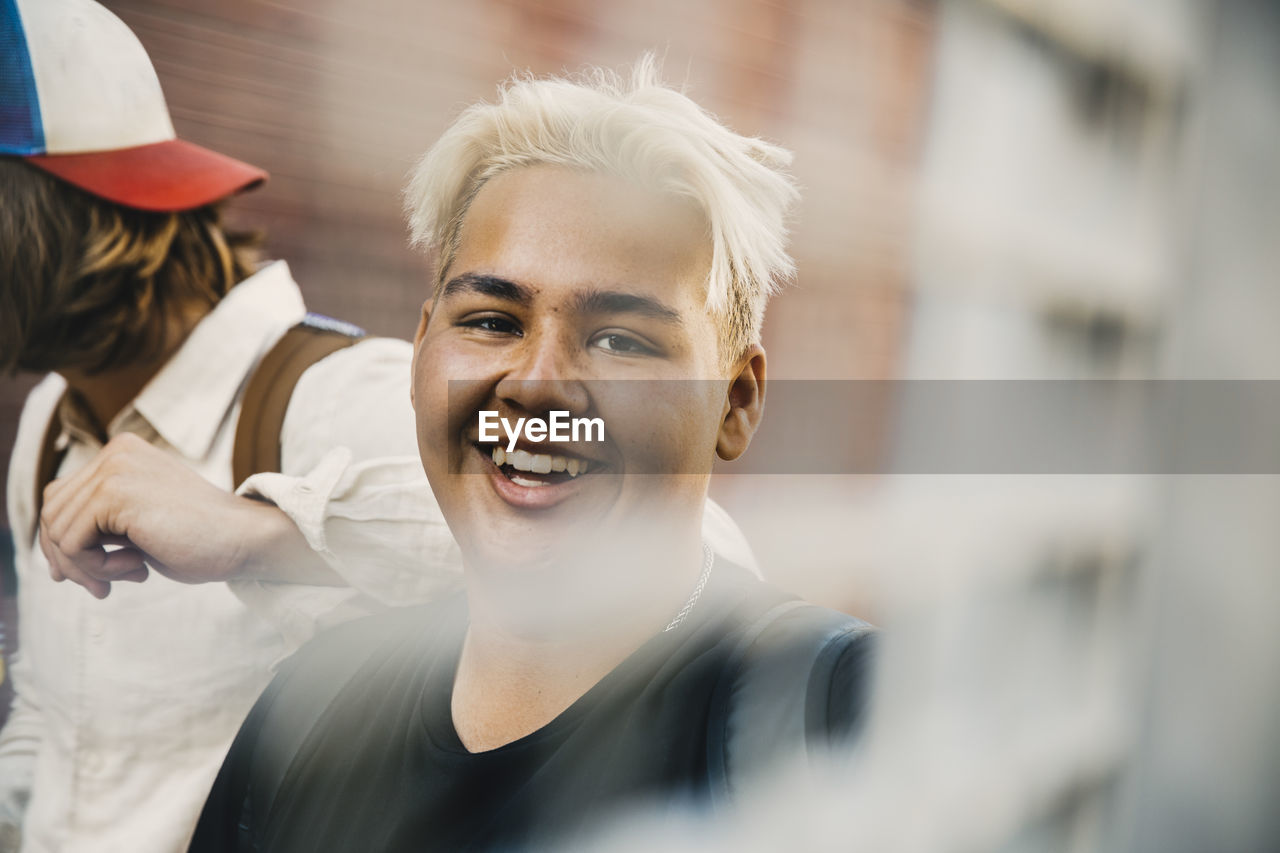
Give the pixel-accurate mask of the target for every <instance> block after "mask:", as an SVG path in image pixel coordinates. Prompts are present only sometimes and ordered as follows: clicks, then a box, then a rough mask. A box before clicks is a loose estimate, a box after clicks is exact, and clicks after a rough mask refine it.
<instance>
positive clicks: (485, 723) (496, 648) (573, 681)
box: [452, 539, 703, 752]
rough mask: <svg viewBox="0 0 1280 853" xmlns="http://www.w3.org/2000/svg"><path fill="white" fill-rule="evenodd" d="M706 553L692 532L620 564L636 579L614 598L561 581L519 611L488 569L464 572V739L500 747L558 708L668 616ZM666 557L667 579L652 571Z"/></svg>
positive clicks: (457, 688)
mask: <svg viewBox="0 0 1280 853" xmlns="http://www.w3.org/2000/svg"><path fill="white" fill-rule="evenodd" d="M702 563H703V555H702V548H701V544H700V543H699V542H698V541H696V539H695V541H694V542H693V546H692V547H689V548H682V549H681V550H680V551H679V552H676V553H671V554H669V555H666V557H665V558H664V559H662V560H660V561H654V562H652V563H650V564H648V565H646V566H642V567H641V566H626V567H624V568H623V571H622V573H623V574H624V575H625V576H627V577H630V578H635V579H638V580H639V581H640V583H636V584H634V585H628V586H627V587H626V588H625V589H624V590H622V591H620V592H619V591H615V594H614V595H613V596H612V597H611V598H610V599H609V600H603V599H602V597H601V596H600V595H593V594H592V593H591V592H590V591H589V592H587V594H586V595H585V596H584V595H579V594H578V593H579V592H580V590H578V589H573V588H568V587H566V586H563V585H561V584H557V586H561V588H560V589H559V590H557V591H556V592H554V593H552V594H549V595H544V596H540V597H541V598H542V601H543V602H555V604H554V605H553V606H550V607H548V608H540V607H537V606H535V607H534V608H529V607H527V606H526V607H524V608H522V610H521V612H518V613H515V612H512V609H511V607H510V596H503V595H501V594H500V591H499V594H497V595H495V594H493V592H494V591H493V590H492V589H490V587H489V585H488V584H487V583H486V582H485V581H486V580H487V578H483V577H478V576H477V575H476V574H475V573H472V572H468V577H467V590H468V601H469V609H470V614H471V623H470V626H469V628H468V630H467V637H466V641H465V644H464V646H463V651H462V657H461V658H460V660H459V662H458V672H457V676H456V680H455V683H454V690H453V698H452V710H453V719H454V726H455V728H456V730H457V732H458V736H459V737H460V738H461V740H462V742H463V744H464V745H465V746H466V747H467V749H469V750H471V751H472V752H479V751H483V750H488V749H495V748H497V747H499V746H502V745H504V744H507V743H511V742H512V741H515V740H518V739H519V738H521V737H524V736H525V735H528V734H530V733H532V732H534V731H537V730H538V729H540V728H542V727H543V726H545V725H546V724H547V723H549V722H551V721H552V720H553V719H555V718H556V717H557V716H559V715H560V714H561V713H562V712H563V711H564V710H565V709H567V708H568V707H569V706H570V705H572V704H573V703H574V702H576V701H577V700H578V699H579V698H581V697H582V695H583V694H585V693H586V692H587V691H588V690H590V689H591V688H592V687H593V686H594V685H595V684H596V683H598V682H599V681H600V680H601V679H602V678H604V677H605V676H606V675H608V674H609V673H610V672H611V671H612V670H613V669H614V668H615V667H617V666H618V664H620V663H622V661H624V660H625V659H626V658H627V657H628V656H630V655H631V654H632V653H634V652H635V651H636V650H637V649H639V648H640V646H642V645H644V643H645V642H647V641H648V640H649V639H650V638H652V637H653V636H655V635H656V634H658V633H660V632H661V631H662V630H663V629H664V628H665V627H666V626H667V624H668V623H669V622H670V621H671V619H672V617H674V616H675V615H676V613H677V612H678V611H679V610H680V608H681V607H682V606H683V605H684V603H685V602H686V601H687V600H688V598H689V595H690V593H692V592H693V589H694V586H695V584H696V583H697V579H698V577H699V575H700V574H701V572H702ZM594 564H595V565H596V566H597V567H598V566H599V565H601V563H599V562H598V561H596V562H595V563H594ZM663 565H665V566H670V567H672V571H670V572H669V573H668V574H667V578H666V579H665V581H662V580H660V578H657V577H655V574H656V573H655V572H654V571H653V568H654V566H663ZM496 580H497V581H498V582H500V580H501V579H500V578H498V579H496ZM531 609H532V610H545V611H546V612H545V613H533V614H530V613H529V612H528V611H529V610H531Z"/></svg>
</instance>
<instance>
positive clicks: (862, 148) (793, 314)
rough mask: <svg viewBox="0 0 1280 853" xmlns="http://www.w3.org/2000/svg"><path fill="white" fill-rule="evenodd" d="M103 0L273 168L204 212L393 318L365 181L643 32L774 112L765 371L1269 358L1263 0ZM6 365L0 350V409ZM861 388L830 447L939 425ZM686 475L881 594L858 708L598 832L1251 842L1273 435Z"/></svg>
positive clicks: (392, 291) (750, 530) (1269, 592)
mask: <svg viewBox="0 0 1280 853" xmlns="http://www.w3.org/2000/svg"><path fill="white" fill-rule="evenodd" d="M107 5H108V6H110V7H111V8H112V9H113V10H114V11H116V12H117V13H118V14H119V15H120V16H121V17H122V18H124V20H125V21H126V22H127V23H128V24H129V25H130V26H131V27H133V28H134V29H135V31H136V32H137V33H138V34H139V36H140V38H141V39H142V41H143V43H144V44H145V45H146V47H147V49H148V50H149V52H150V53H151V55H152V57H153V59H154V61H155V64H156V66H157V70H158V72H159V74H160V78H161V82H162V84H163V85H164V87H165V92H166V95H167V97H168V99H169V102H170V107H171V110H172V112H173V115H174V120H175V124H176V125H177V129H178V132H179V134H180V135H182V136H185V137H187V138H190V139H192V140H193V141H196V142H199V143H202V144H206V145H209V146H210V147H212V148H214V149H216V150H221V151H225V152H226V153H228V154H232V155H234V156H237V157H241V158H243V159H245V160H248V161H249V162H252V163H255V164H258V165H261V166H263V167H265V168H267V169H268V170H270V171H271V173H272V176H273V177H272V180H271V181H270V182H269V183H268V184H267V186H266V187H264V188H263V189H261V190H258V191H256V192H254V193H251V194H249V195H247V196H245V197H244V198H243V199H240V200H238V201H237V202H236V205H235V208H234V210H235V214H236V217H237V221H238V222H241V223H244V224H248V225H251V226H254V227H261V228H264V229H266V230H267V248H268V254H270V255H272V256H278V257H283V258H285V259H287V260H288V261H289V262H290V264H291V265H292V266H293V268H294V271H295V274H296V276H297V278H298V280H299V281H300V283H301V285H302V288H303V290H304V293H305V294H306V295H307V298H308V301H309V303H310V305H311V306H312V307H313V308H314V309H315V310H319V311H322V312H325V313H328V314H332V315H334V316H338V317H341V318H343V319H347V320H351V321H354V322H357V323H360V324H363V325H365V326H367V327H368V328H370V329H371V330H373V331H375V332H378V333H383V334H392V335H398V336H402V337H407V336H408V335H410V334H411V333H412V330H413V325H414V323H415V322H416V317H417V310H418V306H419V304H420V303H421V301H422V299H423V297H424V296H425V294H426V288H427V278H428V263H427V261H425V260H423V259H420V258H418V257H416V256H415V255H414V254H412V253H411V252H409V250H408V249H406V248H405V245H404V244H405V239H404V230H403V227H402V225H401V220H400V205H399V196H398V193H399V190H400V187H401V184H402V182H403V178H404V175H405V173H406V171H407V170H408V168H409V166H410V165H411V163H412V162H413V160H414V158H415V157H416V156H417V155H419V154H420V153H421V152H422V151H423V150H424V149H425V148H426V146H427V145H428V144H429V143H430V142H431V141H432V140H433V139H434V138H435V137H436V135H437V134H438V133H439V132H440V131H441V130H442V129H443V128H444V126H445V125H446V123H447V122H448V121H449V120H450V118H451V117H452V116H453V115H455V114H456V112H457V110H458V109H459V108H460V107H461V106H462V105H464V104H466V103H468V102H470V101H473V100H476V99H479V98H485V97H489V96H490V95H491V94H492V92H493V90H494V84H495V82H496V81H498V80H500V79H502V78H503V77H505V76H507V75H508V74H510V73H511V71H512V70H513V69H523V68H529V69H531V70H533V71H534V72H548V71H559V70H561V69H565V68H567V69H574V68H577V67H579V66H581V65H583V64H587V63H593V64H604V65H610V66H615V67H617V66H622V65H625V64H626V63H628V62H630V61H632V60H634V59H635V57H636V56H637V55H639V53H640V52H641V51H643V50H645V49H656V50H658V52H659V53H660V54H663V55H665V68H666V76H667V78H668V79H670V80H672V81H675V82H685V81H687V85H688V88H689V91H690V94H692V95H693V96H694V97H695V99H697V100H699V101H700V102H701V103H703V104H705V105H706V106H708V107H709V108H711V109H712V110H713V111H715V112H716V113H718V114H719V115H721V116H722V117H723V118H724V119H726V120H727V122H728V123H729V124H730V125H731V126H733V127H735V128H736V129H738V130H740V131H744V132H749V133H754V134H760V135H763V136H766V137H769V138H771V139H774V140H777V141H779V142H780V143H782V144H783V145H785V146H787V147H789V148H791V149H793V150H794V151H795V152H796V161H795V172H796V174H797V175H798V177H799V178H800V180H801V182H802V184H803V185H804V201H803V203H802V205H801V208H800V213H799V217H798V220H797V222H796V225H795V241H794V250H795V254H796V257H797V260H798V263H799V270H800V272H799V278H798V285H797V286H796V287H794V288H792V289H791V290H789V291H788V292H786V293H785V294H784V295H783V296H782V297H781V298H779V299H778V300H777V301H776V302H775V303H774V305H773V306H772V307H771V309H770V313H769V319H768V321H767V323H766V345H767V346H768V348H769V353H770V367H771V376H772V377H783V378H788V379H848V380H853V379H889V378H894V379H906V380H913V379H945V380H970V379H1027V380H1058V379H1129V380H1147V379H1189V380H1206V381H1230V380H1237V379H1254V380H1280V376H1277V373H1280V289H1277V288H1276V287H1275V286H1274V280H1275V276H1276V273H1277V271H1278V270H1280V240H1278V239H1277V235H1280V157H1277V156H1276V152H1277V151H1278V150H1280V7H1277V6H1276V5H1275V4H1274V3H1271V2H1268V0H1239V2H1232V1H1231V0H1223V2H1202V0H1141V2H1139V0H1133V2H1128V3H1114V2H1111V1H1110V0H1073V1H1072V2H1069V3H1063V2H1053V0H943V2H937V3H934V2H913V0H802V1H801V2H794V3H785V4H783V3H776V2H765V0H740V1H736V0H717V2H714V3H707V4H687V3H681V2H676V0H643V2H641V0H610V2H606V3H587V2H581V0H565V2H554V0H546V2H526V0H486V2H478V3H471V4H456V3H444V2H438V3H437V2H432V3H426V2H412V1H411V0H376V2H364V3H357V2H350V0H326V2H316V3H303V2H279V3H267V2H250V1H249V0H234V2H224V3H218V4H216V5H215V4H204V3H198V2H193V0H152V2H146V0H129V2H109V3H107ZM27 387H29V383H27V382H25V381H10V380H7V379H6V380H4V384H2V385H0V447H4V448H7V447H8V446H9V445H10V441H11V435H12V428H13V422H14V421H15V420H16V414H17V411H18V408H19V406H20V403H21V399H22V394H23V393H24V392H25V389H26V388H27ZM1259 387H1263V388H1266V387H1271V386H1270V385H1263V386H1259ZM887 411H889V413H890V414H889V415H886V420H885V421H884V422H883V423H882V424H881V425H880V429H879V430H878V431H876V432H875V434H873V435H870V436H864V435H853V436H849V437H848V439H847V440H846V439H844V438H842V437H841V435H840V433H839V430H838V429H837V428H835V427H834V426H833V428H832V430H831V431H830V441H831V444H832V447H831V454H832V459H833V465H832V467H833V470H844V469H843V468H842V465H841V462H840V460H842V459H843V458H845V457H844V454H847V453H849V452H852V451H850V447H852V446H854V445H858V444H865V443H867V442H870V443H871V444H872V446H873V448H874V449H877V451H878V452H880V453H882V454H883V455H884V456H885V457H886V458H888V459H892V457H893V455H894V453H895V452H896V450H897V449H898V444H897V443H896V441H895V436H900V435H909V434H913V433H915V432H918V431H920V430H925V431H928V430H945V429H947V427H948V424H946V423H932V422H923V423H922V422H919V421H913V417H918V416H917V415H914V414H913V410H912V409H911V408H910V407H906V408H899V409H893V408H892V407H889V409H888V410H887ZM767 417H768V418H769V419H771V420H780V421H784V422H786V421H791V422H795V423H797V424H799V423H802V422H803V421H804V420H805V419H806V412H805V411H802V410H798V409H785V410H784V409H779V408H771V409H770V410H769V413H768V415H767ZM1262 440H1263V441H1269V442H1276V441H1280V438H1278V437H1277V436H1274V435H1271V436H1264V437H1263V439H1262ZM1174 450H1175V452H1176V448H1175V449H1174ZM714 491H715V494H716V496H717V497H718V498H720V499H721V500H722V501H723V503H725V505H726V506H727V507H728V508H729V509H730V511H731V512H733V514H734V515H735V517H736V518H737V519H738V520H739V522H740V523H741V524H742V525H743V527H744V528H745V530H746V532H747V535H748V538H749V539H750V540H751V542H752V544H753V546H754V547H755V549H756V551H757V555H758V557H759V559H760V562H761V563H762V565H763V566H764V568H765V571H766V573H767V574H768V575H769V576H770V578H771V579H773V580H775V581H776V582H778V583H779V584H780V585H782V586H787V587H790V588H793V589H795V590H797V591H798V592H801V593H802V594H805V595H806V596H808V597H809V598H811V599H813V600H816V601H819V602H820V603H824V604H828V605H831V606H835V607H839V608H842V609H847V610H850V611H851V612H855V613H858V614H859V615H862V616H865V617H867V618H870V619H873V620H874V621H877V622H878V623H880V624H881V625H882V626H883V627H884V628H885V629H886V630H885V632H884V636H883V639H884V643H883V656H882V659H881V661H880V671H879V673H878V675H879V679H878V686H877V693H876V698H875V706H874V709H873V713H872V719H871V724H870V727H869V730H868V737H867V739H866V741H865V743H864V745H863V748H862V749H861V751H860V752H859V754H858V755H857V756H856V757H854V759H853V760H852V762H851V763H841V764H840V765H839V767H838V768H837V769H832V770H831V771H830V777H829V779H828V780H827V782H826V783H824V785H823V786H822V788H821V789H820V790H813V789H811V788H806V787H796V786H795V785H791V784H790V781H791V780H790V777H787V776H785V775H781V774H780V776H779V780H778V781H779V784H778V785H773V786H764V787H762V788H761V790H760V791H759V792H757V800H756V801H755V802H754V803H753V805H752V808H751V809H749V810H748V811H747V812H745V813H744V814H743V815H741V816H740V817H739V818H738V819H736V820H735V821H733V822H728V823H724V824H718V825H712V826H699V827H696V828H695V827H692V826H689V825H685V824H679V825H675V824H671V823H668V824H666V826H665V828H654V827H651V826H646V827H645V828H644V834H643V835H641V836H639V839H640V840H639V841H637V838H636V836H624V837H622V838H621V839H614V840H612V841H611V842H610V845H611V846H613V845H614V844H616V845H618V846H628V845H630V846H631V847H634V849H646V850H649V849H655V848H658V847H659V846H663V847H666V848H667V849H677V850H678V849H685V848H689V849H692V848H693V847H694V846H698V847H700V848H702V847H705V848H716V849H719V848H720V847H723V849H726V850H727V849H759V850H775V849H783V848H794V849H829V850H861V849H866V850H919V851H960V850H1002V851H1003V850H1011V851H1040V850H1070V851H1076V850H1080V851H1083V850H1131V851H1161V853H1181V851H1188V853H1189V852H1190V851H1216V853H1234V851H1241V853H1244V852H1245V851H1249V853H1252V852H1253V851H1264V850H1270V849H1280V818H1277V816H1276V814H1275V810H1274V808H1273V804H1274V803H1276V802H1280V660H1278V658H1280V620H1277V619H1276V618H1275V617H1274V610H1275V607H1276V605H1277V603H1280V525H1278V524H1277V523H1276V520H1277V519H1278V518H1280V476H1277V475H1276V474H1275V473H1274V472H1270V473H1262V472H1260V473H1259V474H1256V475H1232V476H1227V475H1201V476H1173V475H1143V476H1137V475H1121V474H1116V475H1097V474H1090V475H1071V474H1066V473H1064V474H1058V475H1053V476H1048V475H1029V474H1028V475H1002V476H994V475H977V474H975V475H963V476H961V475H948V476H931V475H927V474H921V475H910V476H905V475H892V476H852V475H829V476H817V475H808V476H798V475H797V476H787V475H780V474H772V475H768V476H765V475H734V474H726V475H723V476H720V477H719V478H718V479H717V482H716V483H715V485H714ZM784 781H785V782H787V783H788V784H787V785H785V786H784V785H782V784H781V782H784ZM796 784H797V785H798V784H799V783H796ZM689 833H693V834H692V835H690V834H689ZM690 838H693V839H696V845H695V843H694V842H693V841H690Z"/></svg>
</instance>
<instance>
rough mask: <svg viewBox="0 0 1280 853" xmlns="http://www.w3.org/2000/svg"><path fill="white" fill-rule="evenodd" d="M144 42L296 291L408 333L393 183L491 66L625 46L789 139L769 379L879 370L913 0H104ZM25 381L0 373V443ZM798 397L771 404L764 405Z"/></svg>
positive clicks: (897, 302)
mask: <svg viewBox="0 0 1280 853" xmlns="http://www.w3.org/2000/svg"><path fill="white" fill-rule="evenodd" d="M106 5H107V6H109V7H110V8H111V9H113V10H114V11H115V12H116V13H117V14H119V15H120V16H121V17H122V18H123V19H124V20H125V21H126V22H127V23H128V24H129V25H130V26H131V27H133V29H134V30H135V31H136V32H137V34H138V36H139V38H140V39H141V40H142V42H143V44H144V45H145V46H146V47H147V49H148V51H149V52H150V53H151V55H152V57H153V59H154V62H155V64H156V68H157V70H158V72H159V75H160V80H161V83H162V85H163V87H164V90H165V93H166V96H167V97H168V100H169V104H170V107H171V111H172V113H173V118H174V124H175V125H176V127H177V129H178V133H179V134H180V135H181V136H183V137H185V138H188V139H191V140H193V141H196V142H199V143H202V144H205V145H208V146H210V147H212V148H215V149H217V150H220V151H224V152H226V153H228V154H231V155H234V156H237V157H241V158H243V159H246V160H248V161H250V162H253V163H256V164H258V165H261V166H263V167H265V168H267V169H268V170H269V171H270V172H271V174H272V178H271V180H270V181H269V182H268V183H267V185H266V186H265V187H263V188H262V189H259V190H257V191H255V192H252V193H249V194H247V195H246V196H244V197H243V198H241V199H239V200H237V202H236V203H235V205H234V207H233V218H234V221H236V222H238V223H241V224H245V225H248V226H252V227H256V228H262V229H264V230H266V232H267V243H266V245H267V249H268V254H269V255H270V256H273V257H282V258H285V259H287V260H288V261H289V262H290V264H291V265H292V267H293V270H294V273H295V275H296V277H297V278H298V280H299V282H300V283H301V285H302V288H303V291H304V293H305V294H306V296H307V299H308V302H309V303H310V305H311V307H312V308H313V309H314V310H318V311H322V312H324V313H328V314H332V315H335V316H339V317H342V318H345V319H349V320H351V321H354V322H357V323H360V324H362V325H364V326H365V327H367V328H369V329H370V330H372V331H374V332H377V333H380V334H389V335H396V336H400V337H408V336H410V335H411V334H412V332H413V329H414V326H415V323H416V320H417V314H418V308H419V306H420V304H421V301H422V299H423V297H424V295H425V291H426V280H427V270H428V263H427V261H426V260H425V259H423V258H421V257H420V256H418V255H415V254H414V253H412V252H410V251H409V250H408V249H407V248H406V247H405V238H404V228H403V224H402V222H401V214H400V198H399V192H400V187H401V184H402V181H403V178H404V175H405V173H406V172H407V170H408V169H409V168H410V166H411V165H412V163H413V161H414V160H415V158H416V157H417V156H418V155H420V154H421V153H422V151H423V150H425V149H426V147H427V146H428V145H429V144H430V143H431V142H432V141H433V140H434V139H435V138H436V137H437V136H438V134H439V133H440V131H441V130H442V129H443V128H444V127H445V125H446V124H447V123H448V122H449V121H450V120H451V119H452V117H453V116H455V115H456V114H457V112H458V110H459V109H460V108H461V107H462V106H464V105H465V104H467V103H468V102H471V101H473V100H476V99H479V98H488V97H490V96H492V94H493V92H494V89H495V85H496V83H497V82H498V81H499V80H501V79H502V78H504V77H506V76H507V75H509V74H510V73H511V72H512V70H513V69H522V68H529V69H532V70H533V71H535V72H552V71H559V70H561V69H566V68H567V69H575V68H578V67H580V66H582V65H584V64H588V63H593V64H603V65H609V66H614V67H621V66H624V65H626V64H627V63H629V62H631V61H632V60H634V59H635V58H636V57H637V56H638V55H639V54H640V53H641V52H642V51H644V50H655V51H657V52H658V54H659V55H661V56H663V57H665V73H666V76H667V78H668V80H670V81H672V82H674V83H677V84H683V85H685V86H687V89H688V91H689V93H690V94H691V95H692V96H693V97H694V98H695V99H697V100H698V101H699V102H700V103H702V104H704V105H705V106H707V107H708V108H710V109H711V110H713V111H714V112H716V113H717V114H718V115H720V116H721V117H722V118H724V119H725V120H726V121H728V122H729V123H730V124H731V125H732V126H733V127H735V128H736V129H738V130H740V131H742V132H746V133H752V134H758V135H762V136H765V137H768V138H770V139H773V140H776V141H778V142H780V143H782V144H783V145H785V146H786V147H788V148H790V149H792V150H793V151H795V154H796V159H795V164H794V170H795V173H796V175H797V176H798V178H799V179H800V181H801V182H802V184H803V185H804V201H803V203H802V205H801V208H800V210H799V215H798V217H797V220H796V223H795V232H794V249H795V254H796V257H797V259H798V262H799V269H800V274H799V280H798V283H797V286H796V287H794V288H793V289H792V290H791V291H790V292H788V293H787V294H786V295H785V296H784V297H782V298H781V299H779V300H778V301H777V302H776V303H775V304H774V306H773V307H772V308H771V309H770V315H769V320H768V323H767V326H766V344H767V345H768V347H769V351H770V359H771V361H770V375H771V376H773V377H796V378H798V377H807V378H869V377H883V376H887V375H892V374H893V372H894V369H895V363H896V359H897V356H898V352H899V345H900V339H901V335H902V318H903V313H904V310H905V305H906V289H905V287H904V278H905V272H904V270H905V265H906V253H905V248H904V247H905V240H906V232H907V224H906V223H907V216H908V215H909V209H908V204H907V199H908V197H909V193H910V189H911V176H912V171H913V165H914V162H915V150H916V143H917V139H918V137H919V135H920V134H919V130H920V126H921V120H922V116H923V114H924V109H925V107H926V100H927V93H926V81H927V79H928V74H929V56H930V51H931V49H932V23H933V17H934V9H933V4H932V3H930V2H919V0H803V2H788V3H783V2H766V0H713V2H706V3H696V4H691V3H686V2H683V0H609V2H587V0H559V2H556V0H542V2H538V1H537V0H484V1H483V2H476V3H469V4H462V3H446V2H422V0H369V2H360V3H357V2H352V1H351V0H344V2H339V1H338V0H328V2H318V0H315V1H314V2H303V0H284V2H271V3H267V2H256V0H221V2H219V3H217V4H213V3H207V2H201V0H118V2H108V3H107V4H106ZM29 386H30V382H29V381H27V380H11V379H0V451H3V455H4V457H5V459H4V462H3V463H0V465H7V457H8V453H7V451H8V448H9V447H10V445H11V442H12V430H13V425H14V422H15V420H16V414H17V410H18V407H19V405H20V401H21V399H22V396H23V395H24V394H25V392H26V389H27V388H28V387H29ZM788 416H790V417H803V413H785V412H771V413H770V417H788Z"/></svg>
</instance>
